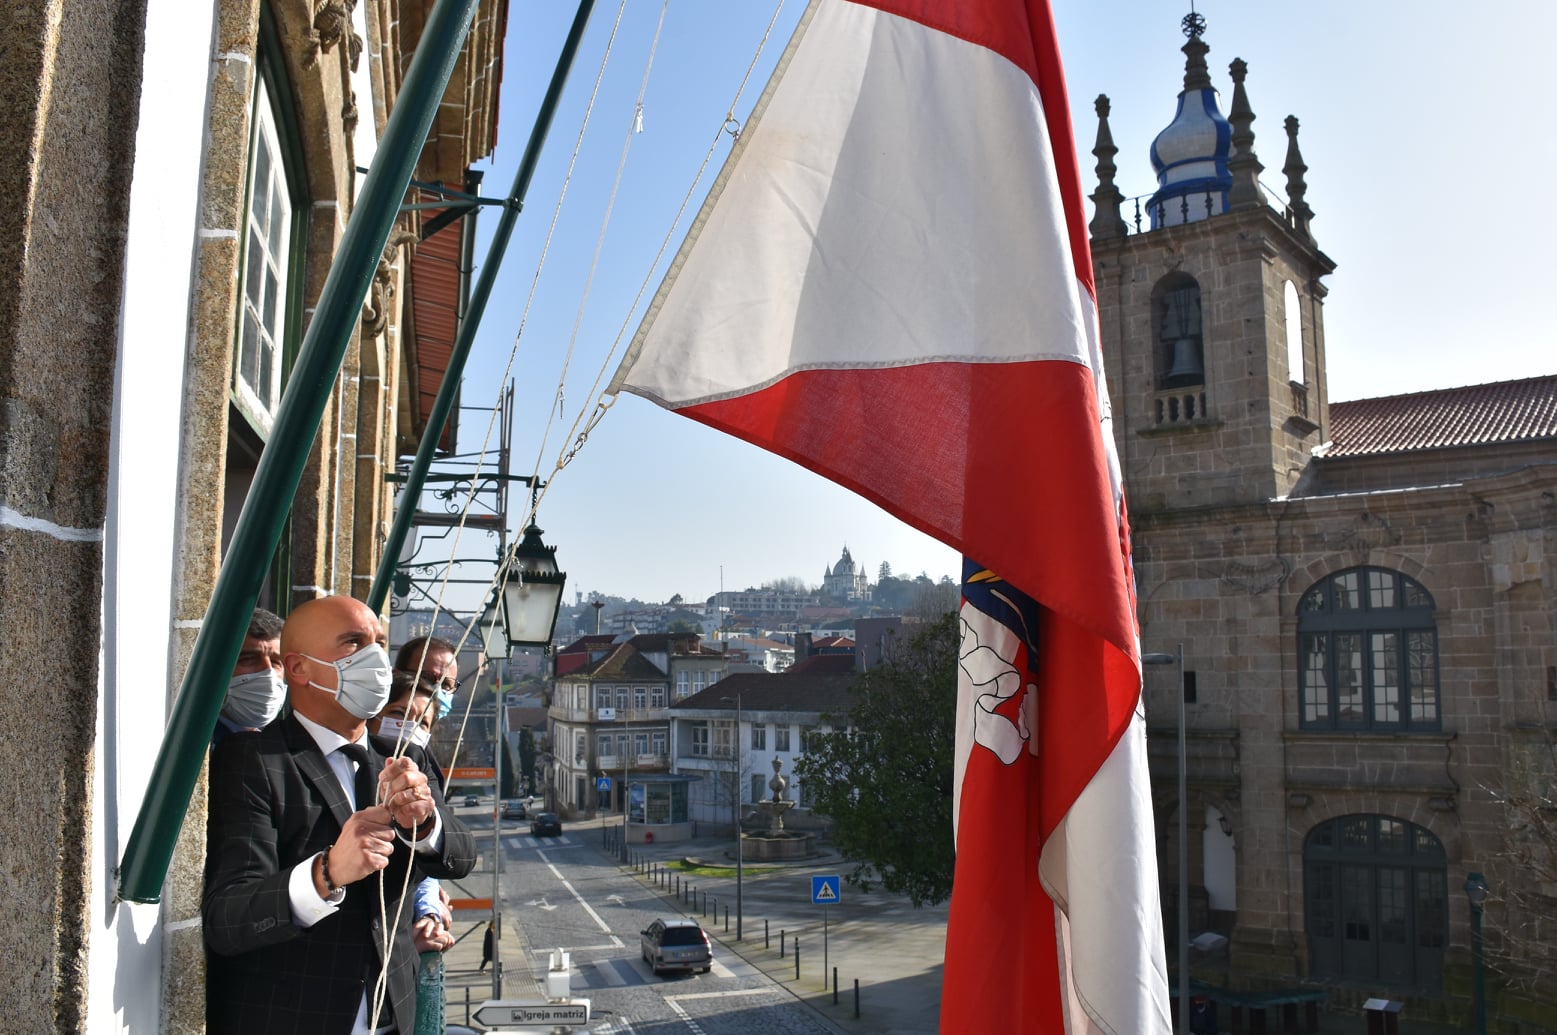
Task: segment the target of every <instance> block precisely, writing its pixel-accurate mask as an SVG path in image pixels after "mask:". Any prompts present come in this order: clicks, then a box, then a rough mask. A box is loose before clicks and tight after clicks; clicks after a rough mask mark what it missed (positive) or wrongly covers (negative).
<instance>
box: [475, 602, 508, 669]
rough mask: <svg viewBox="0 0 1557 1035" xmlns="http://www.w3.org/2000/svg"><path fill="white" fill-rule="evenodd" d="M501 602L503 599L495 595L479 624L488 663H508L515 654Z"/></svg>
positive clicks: (488, 603)
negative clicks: (509, 639)
mask: <svg viewBox="0 0 1557 1035" xmlns="http://www.w3.org/2000/svg"><path fill="white" fill-rule="evenodd" d="M500 601H501V598H500V597H499V596H498V595H497V594H495V593H494V594H493V595H492V599H491V600H490V601H488V602H487V607H486V610H485V611H482V612H481V620H480V622H478V623H477V624H478V625H479V626H480V628H481V653H482V654H483V655H485V656H486V659H487V660H488V661H507V660H508V658H509V655H511V654H513V645H512V644H510V643H509V642H508V623H507V621H506V620H505V619H504V615H503V607H502V605H501V603H500Z"/></svg>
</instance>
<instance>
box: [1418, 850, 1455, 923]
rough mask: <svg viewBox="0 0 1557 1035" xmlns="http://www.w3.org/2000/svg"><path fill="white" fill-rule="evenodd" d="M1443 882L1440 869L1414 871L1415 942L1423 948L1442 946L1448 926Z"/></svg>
mask: <svg viewBox="0 0 1557 1035" xmlns="http://www.w3.org/2000/svg"><path fill="white" fill-rule="evenodd" d="M1424 832H1425V831H1424ZM1429 836H1431V835H1429ZM1444 883H1445V881H1444V875H1443V872H1442V871H1441V870H1440V871H1430V870H1417V871H1416V943H1417V945H1418V946H1419V947H1421V948H1423V949H1441V948H1443V946H1444V932H1445V930H1446V929H1447V927H1448V924H1447V922H1446V921H1445V912H1446V910H1445V905H1446V903H1445V900H1444Z"/></svg>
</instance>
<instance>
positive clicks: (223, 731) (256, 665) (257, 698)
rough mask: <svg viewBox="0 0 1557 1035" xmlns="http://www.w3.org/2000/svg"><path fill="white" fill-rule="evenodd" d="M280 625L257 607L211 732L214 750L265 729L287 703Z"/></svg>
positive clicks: (276, 616) (275, 617)
mask: <svg viewBox="0 0 1557 1035" xmlns="http://www.w3.org/2000/svg"><path fill="white" fill-rule="evenodd" d="M281 624H282V623H281V618H280V617H279V616H278V615H274V614H272V613H271V612H269V611H267V610H265V609H264V608H263V607H256V608H255V609H254V614H253V616H252V617H250V618H249V632H248V635H246V636H244V638H243V647H242V649H241V650H239V652H238V663H237V664H236V665H234V666H233V667H232V680H231V681H230V682H229V683H228V684H227V697H226V699H225V700H224V701H223V702H222V712H221V714H220V715H218V716H217V719H216V729H215V730H214V731H213V732H212V736H211V744H212V746H213V747H214V746H215V745H216V744H218V743H220V742H221V741H222V739H223V738H225V737H226V736H227V735H228V734H230V733H239V732H242V731H244V730H257V729H263V728H265V727H266V726H269V725H270V724H271V722H273V721H274V720H275V718H276V716H278V715H280V714H281V706H282V705H284V704H285V703H286V700H287V684H286V680H284V679H283V678H282V676H281Z"/></svg>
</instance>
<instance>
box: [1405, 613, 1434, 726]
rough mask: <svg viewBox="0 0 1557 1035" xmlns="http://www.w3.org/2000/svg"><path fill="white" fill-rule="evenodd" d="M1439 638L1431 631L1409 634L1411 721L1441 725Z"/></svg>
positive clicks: (1407, 637) (1408, 661)
mask: <svg viewBox="0 0 1557 1035" xmlns="http://www.w3.org/2000/svg"><path fill="white" fill-rule="evenodd" d="M1437 656H1438V634H1437V633H1436V632H1432V631H1430V630H1428V631H1423V632H1408V633H1406V664H1407V665H1408V666H1410V668H1409V675H1410V679H1411V683H1410V686H1411V721H1412V722H1413V723H1422V724H1425V725H1436V724H1437V723H1438V666H1437V664H1436V661H1437Z"/></svg>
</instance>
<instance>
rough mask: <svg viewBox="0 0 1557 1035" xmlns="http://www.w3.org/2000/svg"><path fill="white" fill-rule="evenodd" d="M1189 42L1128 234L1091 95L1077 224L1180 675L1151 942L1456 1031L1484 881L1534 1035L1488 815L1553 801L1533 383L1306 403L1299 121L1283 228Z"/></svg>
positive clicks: (1544, 510)
mask: <svg viewBox="0 0 1557 1035" xmlns="http://www.w3.org/2000/svg"><path fill="white" fill-rule="evenodd" d="M1190 36H1191V38H1190V40H1189V42H1188V43H1187V44H1186V45H1185V46H1184V52H1185V54H1186V57H1187V62H1186V74H1185V80H1184V90H1183V93H1182V94H1181V95H1180V99H1179V104H1178V114H1177V115H1176V116H1175V118H1174V120H1173V122H1172V123H1171V124H1170V125H1169V126H1168V127H1167V128H1166V129H1164V130H1163V131H1162V133H1161V134H1159V136H1158V137H1157V139H1156V141H1155V142H1153V144H1152V147H1151V155H1152V160H1153V162H1154V164H1155V165H1156V168H1157V171H1158V190H1157V192H1156V193H1155V194H1154V195H1153V196H1152V197H1151V198H1150V199H1147V200H1146V201H1145V202H1144V204H1145V213H1144V215H1145V217H1146V218H1145V222H1144V225H1143V224H1142V222H1141V221H1139V220H1138V219H1137V218H1136V215H1137V212H1138V211H1139V210H1137V211H1136V212H1133V211H1131V210H1129V209H1126V210H1125V211H1124V212H1123V213H1122V212H1121V207H1122V206H1123V205H1124V204H1125V199H1124V198H1123V195H1122V192H1121V191H1120V190H1119V189H1118V188H1117V187H1116V186H1115V184H1114V174H1115V171H1116V167H1115V165H1114V156H1115V154H1116V153H1117V148H1116V147H1115V146H1114V143H1113V140H1112V135H1111V133H1110V131H1109V128H1108V101H1107V98H1099V101H1098V112H1099V116H1100V122H1099V128H1098V134H1097V146H1096V148H1095V150H1094V152H1093V153H1094V154H1095V155H1096V156H1097V158H1098V164H1097V172H1098V177H1099V182H1098V186H1097V190H1096V192H1095V193H1094V194H1093V196H1092V197H1093V200H1094V202H1095V203H1096V214H1095V216H1094V218H1093V220H1092V223H1091V230H1092V250H1093V251H1092V254H1093V262H1094V270H1095V274H1096V281H1097V298H1098V300H1099V323H1100V326H1101V331H1102V343H1103V350H1104V354H1105V365H1106V369H1107V372H1108V378H1109V385H1108V388H1109V395H1110V398H1111V400H1112V406H1113V428H1114V434H1115V440H1116V444H1117V448H1118V455H1119V460H1120V464H1121V467H1122V469H1123V474H1124V479H1125V486H1126V493H1127V496H1128V499H1129V503H1130V517H1131V521H1132V526H1133V548H1134V558H1135V565H1136V582H1137V590H1138V595H1139V608H1140V623H1141V637H1142V645H1143V649H1144V650H1145V651H1148V652H1167V653H1170V654H1172V653H1176V652H1177V651H1178V650H1179V649H1180V648H1182V651H1183V654H1182V657H1183V661H1182V669H1183V680H1182V684H1181V683H1180V680H1179V678H1178V666H1176V665H1162V666H1149V667H1148V669H1147V671H1146V677H1145V679H1146V689H1145V706H1146V713H1147V720H1148V725H1149V735H1150V739H1149V745H1150V754H1151V765H1152V781H1153V796H1154V800H1155V803H1156V807H1157V825H1158V847H1159V867H1160V874H1161V877H1162V882H1163V883H1162V886H1163V905H1164V915H1165V917H1167V918H1168V925H1169V929H1170V930H1169V938H1170V944H1171V943H1172V941H1173V939H1174V938H1175V937H1177V938H1183V937H1186V936H1193V935H1196V934H1199V933H1201V932H1204V931H1207V930H1215V931H1218V932H1220V933H1222V934H1225V935H1226V936H1228V939H1229V941H1228V943H1227V946H1226V950H1225V953H1224V954H1221V955H1219V956H1217V957H1215V958H1206V959H1201V958H1198V957H1197V959H1196V960H1195V961H1194V964H1193V970H1192V973H1193V975H1194V976H1195V977H1196V978H1198V979H1200V980H1204V981H1207V982H1210V983H1213V984H1221V985H1231V986H1235V987H1245V988H1266V989H1269V988H1272V987H1289V986H1293V985H1299V984H1301V985H1306V986H1311V987H1318V988H1323V989H1325V990H1326V991H1327V992H1328V994H1329V998H1330V1002H1331V1006H1332V1008H1335V1009H1341V1010H1346V1009H1352V1010H1356V1009H1359V1008H1360V1005H1361V1003H1362V1001H1363V1000H1365V999H1367V998H1370V997H1383V998H1388V999H1392V1000H1400V1001H1403V1002H1404V1003H1405V1010H1404V1016H1407V1017H1410V1018H1413V1019H1416V1020H1423V1021H1431V1020H1437V1021H1443V1022H1451V1023H1458V1024H1468V1023H1469V1017H1470V1013H1471V997H1472V987H1473V985H1472V970H1473V966H1474V959H1473V929H1472V921H1473V917H1472V909H1471V905H1470V901H1469V899H1468V897H1467V895H1466V894H1465V893H1464V892H1463V891H1462V888H1464V887H1465V886H1466V883H1467V881H1468V880H1469V879H1470V877H1471V875H1473V874H1484V875H1485V879H1486V882H1487V884H1488V885H1489V886H1490V887H1491V888H1492V889H1493V890H1492V892H1491V894H1490V895H1489V896H1488V899H1487V903H1486V912H1485V917H1484V925H1485V927H1486V928H1487V929H1488V930H1492V931H1497V932H1499V933H1498V935H1497V936H1496V937H1495V939H1493V940H1489V942H1488V945H1489V951H1493V950H1495V947H1497V946H1502V947H1503V948H1502V949H1501V952H1502V955H1501V956H1500V957H1499V958H1498V959H1497V960H1495V961H1493V962H1494V963H1495V965H1496V967H1497V969H1496V970H1495V971H1493V977H1492V979H1491V980H1490V983H1489V994H1490V995H1491V996H1492V997H1493V1001H1492V1003H1491V1004H1489V1007H1488V1013H1489V1015H1490V1016H1491V1017H1492V1018H1493V1019H1494V1021H1493V1025H1494V1030H1499V1031H1510V1032H1513V1031H1521V1032H1523V1031H1537V1030H1541V1031H1550V1030H1557V992H1554V990H1553V989H1554V986H1553V985H1552V984H1551V982H1550V981H1549V980H1548V981H1545V982H1544V983H1540V982H1538V983H1534V984H1530V985H1525V986H1521V985H1520V984H1519V983H1518V979H1519V978H1520V977H1521V975H1523V976H1525V977H1528V976H1529V974H1530V969H1529V968H1530V967H1531V966H1532V965H1536V961H1544V960H1550V959H1552V958H1554V956H1557V929H1554V928H1553V927H1552V926H1550V925H1551V924H1552V923H1553V920H1554V919H1557V910H1554V909H1553V907H1554V905H1557V900H1554V898H1553V888H1552V887H1550V886H1547V887H1541V886H1539V885H1538V884H1537V883H1536V882H1535V878H1534V877H1533V876H1532V875H1531V871H1530V870H1529V869H1528V868H1526V867H1524V866H1522V865H1520V864H1519V863H1518V862H1517V861H1516V857H1515V855H1514V851H1515V846H1517V845H1518V844H1519V843H1520V842H1519V839H1520V838H1521V837H1522V836H1524V835H1522V834H1521V833H1520V830H1519V825H1518V822H1517V817H1515V816H1512V815H1511V814H1510V812H1509V810H1508V808H1507V807H1506V806H1505V804H1504V801H1505V799H1507V797H1508V796H1509V795H1510V794H1516V795H1517V794H1519V793H1521V792H1534V793H1540V792H1541V791H1542V790H1544V791H1545V793H1546V794H1547V796H1548V799H1549V798H1550V796H1551V788H1552V787H1553V779H1554V774H1553V758H1554V747H1553V745H1554V738H1557V690H1554V689H1553V687H1554V685H1557V679H1554V677H1553V675H1552V673H1553V672H1554V671H1557V669H1554V667H1553V666H1554V663H1557V620H1554V617H1553V616H1554V614H1557V542H1554V538H1553V529H1554V527H1557V509H1554V504H1553V500H1554V499H1557V377H1542V378H1531V379H1526V380H1523V381H1513V382H1504V383H1495V384H1483V385H1477V386H1473V387H1455V388H1448V389H1444V390H1441V391H1430V392H1420V393H1414V394H1410V395H1400V396H1392V397H1388V398H1381V399H1368V400H1359V401H1353V402H1332V401H1331V399H1330V398H1329V391H1328V386H1327V382H1326V349H1327V342H1326V337H1325V332H1324V322H1323V302H1324V299H1325V296H1326V293H1327V291H1328V288H1327V287H1326V285H1325V284H1324V283H1323V282H1322V280H1323V278H1325V277H1326V276H1328V275H1329V274H1330V273H1331V272H1332V270H1333V269H1334V268H1335V266H1334V263H1333V262H1332V261H1331V260H1330V259H1329V258H1328V257H1327V256H1326V255H1325V254H1324V252H1322V251H1321V250H1320V249H1319V247H1318V244H1317V241H1316V239H1315V236H1314V232H1313V228H1312V223H1313V220H1314V212H1313V211H1312V209H1311V208H1310V206H1309V205H1308V204H1307V202H1306V200H1305V197H1306V194H1307V182H1306V178H1305V177H1306V172H1307V169H1306V167H1305V165H1304V163H1303V160H1302V156H1301V153H1300V151H1299V148H1298V138H1297V133H1298V122H1297V120H1296V119H1295V118H1290V117H1289V118H1288V119H1287V120H1286V122H1285V138H1284V139H1283V140H1282V145H1283V147H1284V149H1285V160H1284V164H1283V168H1282V172H1283V173H1284V174H1285V183H1286V188H1285V192H1286V199H1285V201H1284V202H1282V201H1281V200H1279V199H1277V198H1275V197H1273V196H1272V195H1271V194H1269V193H1268V190H1269V188H1268V187H1266V186H1265V185H1263V184H1262V183H1261V182H1260V180H1259V178H1258V174H1259V172H1260V169H1261V165H1260V162H1259V159H1258V157H1257V155H1256V148H1255V135H1254V132H1253V128H1252V124H1253V121H1254V114H1253V108H1252V105H1251V102H1250V94H1249V93H1248V92H1246V90H1245V84H1244V80H1245V76H1246V72H1247V68H1246V66H1245V65H1244V63H1243V62H1242V61H1234V62H1233V63H1232V65H1231V73H1232V81H1233V90H1232V98H1231V106H1230V109H1229V112H1228V115H1227V116H1226V117H1224V116H1223V115H1222V114H1221V112H1220V110H1219V108H1218V103H1217V99H1216V93H1215V90H1214V88H1213V86H1212V78H1211V75H1210V72H1209V71H1208V69H1207V65H1206V54H1207V51H1208V47H1207V45H1206V42H1205V41H1204V40H1203V39H1202V38H1201V32H1200V31H1199V30H1198V29H1197V30H1195V31H1192V32H1191V33H1190ZM1292 100H1294V101H1296V100H1297V99H1295V98H1294V99H1292ZM1140 143H1141V144H1144V142H1140ZM1137 146H1140V145H1137ZM1127 217H1128V218H1127ZM1369 344H1370V346H1373V347H1377V346H1378V345H1379V344H1380V343H1369ZM1394 346H1395V347H1396V348H1399V349H1401V350H1402V355H1405V354H1406V353H1405V351H1404V350H1405V349H1406V348H1408V346H1406V345H1405V344H1403V343H1394ZM1353 347H1359V346H1358V345H1356V344H1354V345H1353ZM1467 370H1468V371H1469V370H1471V368H1470V367H1469V366H1468V367H1467ZM1470 376H1471V377H1473V376H1474V375H1470ZM1468 379H1469V378H1468ZM1180 694H1182V695H1183V701H1184V704H1183V709H1184V716H1185V719H1184V721H1185V724H1186V739H1187V750H1186V758H1187V770H1188V784H1189V790H1188V794H1189V797H1188V800H1187V801H1182V802H1181V801H1179V800H1178V794H1177V781H1176V772H1177V765H1178V758H1177V750H1176V742H1177V733H1178V730H1177V725H1178V721H1179V720H1178V715H1179V707H1180V704H1179V699H1178V698H1179V695H1180ZM1180 809H1183V810H1185V812H1186V813H1187V815H1186V817H1185V818H1186V820H1187V825H1188V830H1189V840H1188V843H1187V844H1184V845H1181V844H1180V843H1179V839H1178V834H1177V828H1178V823H1179V820H1178V816H1179V810H1180ZM1543 850H1544V851H1545V852H1546V853H1550V852H1551V851H1552V846H1551V845H1546V846H1545V847H1544V849H1543ZM1548 857H1549V855H1548ZM1180 858H1183V859H1185V860H1186V864H1187V867H1188V871H1187V883H1188V885H1189V896H1190V902H1189V907H1190V930H1189V931H1187V932H1175V931H1174V930H1173V928H1174V927H1175V926H1176V923H1175V917H1176V913H1177V909H1176V906H1177V901H1176V900H1177V886H1178V881H1179V876H1180V870H1179V860H1180ZM1518 903H1523V904H1524V905H1516V904H1518ZM1543 904H1544V905H1543ZM1543 908H1544V910H1545V914H1544V917H1542V915H1541V910H1542V909H1543ZM1542 924H1546V925H1548V926H1544V927H1543V926H1541V925H1542ZM1174 958H1175V954H1174V953H1172V952H1170V953H1169V960H1170V962H1171V961H1172V960H1174ZM1490 965H1492V964H1491V963H1489V966H1490Z"/></svg>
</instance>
